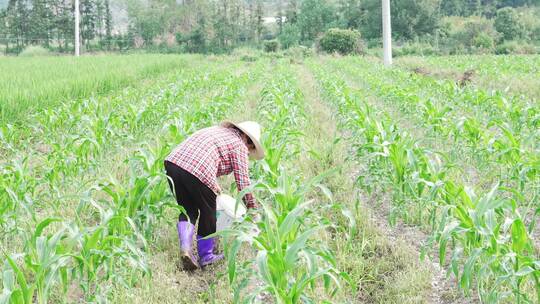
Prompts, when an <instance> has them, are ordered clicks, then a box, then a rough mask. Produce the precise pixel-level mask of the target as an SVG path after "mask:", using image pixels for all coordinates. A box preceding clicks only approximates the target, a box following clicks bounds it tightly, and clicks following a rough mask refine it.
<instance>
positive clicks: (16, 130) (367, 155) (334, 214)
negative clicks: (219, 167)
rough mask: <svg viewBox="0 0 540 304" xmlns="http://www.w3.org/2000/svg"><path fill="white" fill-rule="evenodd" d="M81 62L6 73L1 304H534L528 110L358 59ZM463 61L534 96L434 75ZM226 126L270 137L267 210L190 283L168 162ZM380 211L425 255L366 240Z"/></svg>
mask: <svg viewBox="0 0 540 304" xmlns="http://www.w3.org/2000/svg"><path fill="white" fill-rule="evenodd" d="M119 58H121V59H119ZM83 59H84V61H81V62H78V63H73V62H72V60H73V59H70V58H54V59H50V60H52V61H54V62H49V61H43V62H41V63H40V64H39V65H38V66H37V72H36V74H35V75H33V76H29V75H27V74H25V72H24V71H23V70H17V68H14V67H17V66H20V65H24V64H28V65H31V64H32V63H31V62H23V61H24V60H26V61H30V60H37V59H35V58H33V59H32V58H30V59H19V58H17V60H19V61H14V60H13V59H7V58H6V59H4V58H0V69H1V70H2V71H4V70H9V71H11V72H10V73H9V76H8V75H6V74H4V75H2V76H0V78H2V83H3V84H0V118H1V119H2V121H1V122H0V139H1V141H0V256H1V261H2V263H0V274H1V275H0V303H40V304H42V303H82V302H96V303H154V302H156V303H157V302H159V303H179V302H180V303H280V304H281V303H283V304H292V303H398V302H400V303H471V302H472V303H540V250H539V249H540V241H539V240H540V231H539V230H540V229H539V227H538V223H537V219H538V216H539V215H540V201H539V197H540V106H539V104H538V101H537V99H536V98H537V97H536V96H535V95H534V94H533V93H531V94H530V95H528V94H527V93H526V92H524V90H523V88H521V87H520V88H518V89H516V90H514V91H513V90H511V89H508V90H503V89H499V88H497V87H486V86H485V85H484V82H483V81H480V80H479V81H477V82H474V81H473V83H470V84H467V85H462V84H460V83H458V82H457V81H455V79H444V78H440V77H434V76H433V75H423V74H418V73H413V72H411V71H410V70H409V69H408V68H407V65H405V64H403V65H401V64H400V65H399V66H398V67H394V68H385V67H383V65H382V64H381V63H380V62H379V61H378V60H377V59H375V58H364V57H334V56H321V57H319V56H316V57H307V58H304V59H302V60H301V61H297V59H295V60H293V59H290V58H286V57H285V58H279V57H275V58H271V57H268V58H267V57H262V58H259V59H257V60H256V61H254V62H244V61H242V60H241V58H236V57H234V56H211V57H203V56H191V55H182V56H172V55H171V56H161V55H137V56H125V57H122V56H109V57H108V56H99V57H96V58H94V57H90V56H88V57H84V58H83ZM458 59H459V60H458ZM48 60H49V59H48ZM117 60H121V62H120V63H118V61H117ZM456 60H458V61H460V60H468V62H469V64H472V65H473V66H474V68H475V69H478V70H481V71H484V70H483V67H485V68H486V69H488V67H487V66H489V70H488V71H487V72H481V73H480V74H481V75H488V74H490V73H491V72H490V71H497V73H499V74H501V75H502V76H501V77H504V75H513V76H516V75H518V76H519V75H521V76H523V78H526V77H530V76H531V75H533V76H534V75H536V76H539V74H538V73H539V71H538V65H537V64H536V70H534V68H533V66H534V64H535V63H538V62H539V58H538V57H537V56H536V57H532V56H529V57H523V58H521V57H519V56H517V57H516V58H514V59H511V60H510V59H508V58H505V57H500V59H497V60H491V59H482V58H481V57H478V58H457V59H456V58H442V59H441V60H439V61H435V60H433V61H430V62H427V63H426V64H429V67H430V69H435V68H436V67H437V66H438V67H439V68H443V67H444V68H445V69H450V68H454V67H456V66H457V64H456V63H455V62H456ZM473 60H475V62H474V64H473V63H471V61H473ZM509 61H510V62H509ZM114 62H117V63H116V64H114ZM136 62H146V63H138V64H136ZM452 62H453V63H452ZM487 62H491V63H492V65H489V64H488V63H487ZM73 64H75V65H80V68H79V69H78V70H77V69H75V68H73ZM66 66H69V67H70V68H66ZM458 68H461V67H458ZM466 68H470V66H466V67H463V68H462V69H466ZM75 71H79V72H81V73H80V74H83V73H82V71H85V72H86V74H83V75H77V76H76V77H75V76H74V75H75V73H76V72H75ZM482 73H484V74H482ZM491 77H493V76H491ZM509 77H510V76H509ZM516 77H517V76H516ZM534 89H536V88H531V90H532V91H531V92H534ZM224 119H233V120H256V121H258V122H259V123H260V124H261V125H262V126H263V139H262V142H263V145H264V146H265V149H266V152H267V153H266V154H267V155H266V157H265V159H264V160H262V161H257V162H253V163H252V164H251V168H250V169H251V179H252V181H253V185H252V186H251V188H250V189H247V190H245V191H244V192H247V191H252V192H253V193H254V194H255V196H256V197H257V199H258V201H259V202H260V205H261V206H260V208H259V209H258V210H257V211H256V212H250V213H248V215H247V216H246V218H245V219H244V221H242V222H240V223H237V224H235V225H234V226H233V227H231V228H230V229H227V230H225V231H222V232H219V233H218V234H219V238H220V239H221V242H220V243H221V247H222V249H223V250H224V252H225V261H224V262H222V263H221V264H220V265H216V266H215V267H214V266H212V268H210V269H204V270H198V271H196V273H194V274H186V272H184V271H182V269H180V268H179V267H177V261H178V254H179V252H178V243H177V242H178V240H177V239H176V236H175V232H174V229H175V221H176V218H177V216H178V213H179V212H181V211H182V210H181V209H182V208H181V207H179V206H178V205H177V203H176V201H175V199H174V197H173V196H172V194H171V193H170V190H169V187H168V185H167V177H166V175H165V172H164V168H163V160H164V158H165V157H166V156H167V154H168V153H169V152H170V151H171V150H172V149H173V148H174V147H175V146H176V145H177V144H178V143H180V142H182V141H183V140H184V139H185V138H187V137H188V136H189V135H190V134H192V133H193V132H195V131H196V130H198V129H200V128H204V127H208V126H211V125H215V124H218V123H219V122H220V121H222V120H224ZM229 183H230V180H227V179H225V180H222V185H224V187H223V188H224V189H227V191H228V192H230V193H233V194H235V195H236V197H237V203H239V204H240V203H242V201H241V197H242V195H243V194H244V193H238V194H236V192H234V191H235V189H234V186H232V184H231V186H230V187H229ZM382 206H388V210H387V212H386V213H385V214H384V220H385V221H387V222H388V223H389V225H390V226H392V227H396V226H397V227H399V226H400V225H402V226H403V225H406V226H407V227H408V229H412V230H414V231H418V232H419V233H421V235H423V236H425V237H424V238H423V239H422V240H421V246H420V248H414V247H411V246H410V245H409V244H407V242H408V241H409V240H407V239H403V240H402V241H403V242H392V241H388V236H387V234H388V232H387V231H384V230H381V231H379V230H377V229H376V228H374V225H373V224H374V221H375V219H373V218H372V217H373V216H374V215H373V214H374V213H373V212H372V211H371V210H376V209H381V208H382ZM256 213H258V215H260V217H259V216H256ZM403 252H407V253H403ZM409 252H412V253H410V254H409ZM430 261H433V262H435V263H436V264H438V265H440V268H437V269H445V274H446V275H445V276H444V277H443V281H444V282H446V283H445V284H448V286H451V291H449V292H451V293H452V294H454V295H455V297H454V298H452V299H449V300H447V301H446V302H445V301H436V300H434V296H433V293H434V291H433V290H432V289H433V284H432V282H431V280H435V279H434V277H435V275H434V273H433V271H434V270H433V269H434V268H433V267H432V263H430ZM388 282H390V283H388ZM391 285H394V286H393V287H391ZM460 301H461V302H460ZM465 301H468V302H465Z"/></svg>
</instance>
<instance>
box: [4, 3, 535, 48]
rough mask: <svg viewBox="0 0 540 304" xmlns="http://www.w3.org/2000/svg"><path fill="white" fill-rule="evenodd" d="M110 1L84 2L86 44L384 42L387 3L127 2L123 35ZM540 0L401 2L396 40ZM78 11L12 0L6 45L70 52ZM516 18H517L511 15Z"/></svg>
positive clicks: (395, 8) (436, 33)
mask: <svg viewBox="0 0 540 304" xmlns="http://www.w3.org/2000/svg"><path fill="white" fill-rule="evenodd" d="M109 1H110V0H80V12H81V41H82V44H83V47H86V48H87V49H92V48H94V49H109V50H110V49H125V48H128V47H134V48H147V49H156V50H160V51H169V52H198V53H207V52H214V53H219V52H227V51H229V50H231V49H233V48H235V47H238V46H260V45H261V44H262V42H263V41H264V40H270V39H277V40H279V42H280V45H281V47H282V48H287V47H290V46H295V45H306V46H311V45H313V44H314V43H316V41H317V39H318V38H319V37H320V35H321V33H323V32H325V31H326V30H328V29H330V28H342V29H355V30H357V31H359V32H360V33H361V35H362V38H363V39H366V40H367V41H374V43H377V41H379V40H380V36H381V31H382V29H381V13H380V12H381V1H380V0H288V1H285V0H272V1H263V0H122V1H124V2H123V3H124V5H125V8H126V11H127V20H128V21H127V25H126V26H125V30H124V31H116V32H115V31H114V29H115V27H117V26H118V25H115V24H113V20H112V14H111V8H110V3H109ZM539 2H540V0H444V1H442V0H393V1H392V5H391V10H392V25H393V38H394V39H396V40H398V41H418V40H419V39H426V37H427V39H431V40H435V39H438V37H443V38H444V37H445V36H448V35H449V34H448V32H449V31H450V30H449V29H448V25H445V24H444V23H443V22H441V18H442V17H444V16H457V17H470V16H477V17H480V18H484V19H486V20H494V19H495V18H496V17H497V16H498V14H499V13H498V12H499V11H500V10H501V9H502V8H507V7H510V8H518V7H526V6H534V5H538V4H539ZM73 9H74V7H73V0H9V2H8V6H7V8H5V9H3V10H2V11H0V39H1V38H4V41H3V42H0V43H3V44H4V45H5V49H6V51H9V50H12V51H13V52H18V51H20V50H22V49H23V48H24V47H26V46H28V45H41V46H44V47H47V48H52V49H55V50H58V51H68V50H70V49H71V48H72V47H73V38H74V34H73V28H74V18H73ZM508 16H510V17H508ZM508 18H510V19H511V20H510V21H512V20H513V19H512V18H514V19H515V18H516V16H515V14H514V13H509V14H507V19H508ZM490 22H491V24H492V26H493V21H490ZM482 26H483V25H482ZM482 26H480V28H482ZM479 32H481V30H479ZM478 34H479V33H478ZM475 35H476V34H475ZM480 38H482V37H480ZM480 38H477V37H475V38H473V40H475V39H476V40H478V39H480ZM484 38H485V37H484ZM490 39H499V38H498V37H495V36H494V37H492V38H490ZM480 40H482V39H480ZM484 40H485V39H484ZM477 42H478V41H477ZM480 42H482V41H480ZM484 42H485V41H484Z"/></svg>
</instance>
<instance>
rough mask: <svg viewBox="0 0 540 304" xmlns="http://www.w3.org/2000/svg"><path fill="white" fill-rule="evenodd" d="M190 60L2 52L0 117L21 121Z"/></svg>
mask: <svg viewBox="0 0 540 304" xmlns="http://www.w3.org/2000/svg"><path fill="white" fill-rule="evenodd" d="M190 59H191V57H186V56H184V57H180V56H172V55H171V56H165V55H128V56H116V55H115V56H111V55H107V56H83V57H80V58H75V57H67V56H58V57H25V58H14V57H0V70H1V71H2V73H0V120H1V121H2V122H5V123H13V122H17V121H18V120H20V119H24V118H28V116H29V115H28V114H31V113H34V112H36V111H37V110H40V109H43V108H49V107H53V106H55V105H57V104H59V103H60V102H62V101H64V100H66V99H76V98H84V97H89V96H92V95H96V94H103V93H105V92H109V91H111V90H114V89H118V88H122V87H125V86H127V85H129V84H132V83H134V82H136V81H139V80H140V79H144V78H146V77H152V76H155V75H158V74H160V73H163V72H165V71H168V70H172V69H179V68H182V66H184V65H186V61H187V60H190Z"/></svg>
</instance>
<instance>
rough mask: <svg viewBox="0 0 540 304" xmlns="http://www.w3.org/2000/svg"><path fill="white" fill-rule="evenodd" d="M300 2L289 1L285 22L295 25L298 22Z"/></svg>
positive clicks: (296, 0)
mask: <svg viewBox="0 0 540 304" xmlns="http://www.w3.org/2000/svg"><path fill="white" fill-rule="evenodd" d="M298 9H299V5H298V0H289V4H288V5H287V9H286V10H285V22H287V23H291V24H294V23H296V22H297V21H298Z"/></svg>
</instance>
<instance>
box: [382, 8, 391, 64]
mask: <svg viewBox="0 0 540 304" xmlns="http://www.w3.org/2000/svg"><path fill="white" fill-rule="evenodd" d="M382 23H383V24H382V27H383V53H384V65H385V66H391V65H392V23H391V22H390V0H382Z"/></svg>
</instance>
